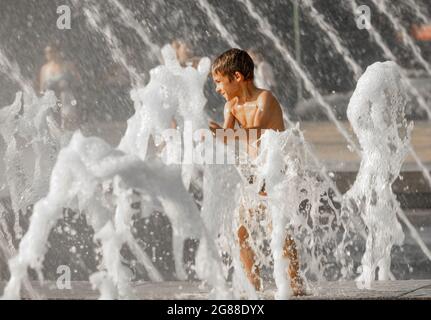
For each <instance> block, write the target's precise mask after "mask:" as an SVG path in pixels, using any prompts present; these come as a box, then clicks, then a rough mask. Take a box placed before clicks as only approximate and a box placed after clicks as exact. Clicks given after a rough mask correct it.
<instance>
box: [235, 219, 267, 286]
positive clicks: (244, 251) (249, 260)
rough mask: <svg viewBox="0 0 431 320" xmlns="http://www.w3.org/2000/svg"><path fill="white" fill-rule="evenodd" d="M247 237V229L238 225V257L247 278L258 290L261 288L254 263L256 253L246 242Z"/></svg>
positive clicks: (257, 269)
mask: <svg viewBox="0 0 431 320" xmlns="http://www.w3.org/2000/svg"><path fill="white" fill-rule="evenodd" d="M248 238H249V234H248V231H247V229H246V228H245V227H244V226H240V227H239V229H238V239H239V245H240V259H241V262H242V264H243V266H244V269H245V273H246V275H247V278H248V279H249V281H250V282H251V284H252V285H253V286H254V288H255V289H256V290H258V291H259V290H261V283H260V275H259V268H258V267H257V266H255V265H254V263H255V257H256V255H255V253H254V252H253V249H252V248H251V247H250V245H249V244H248ZM253 269H254V270H253Z"/></svg>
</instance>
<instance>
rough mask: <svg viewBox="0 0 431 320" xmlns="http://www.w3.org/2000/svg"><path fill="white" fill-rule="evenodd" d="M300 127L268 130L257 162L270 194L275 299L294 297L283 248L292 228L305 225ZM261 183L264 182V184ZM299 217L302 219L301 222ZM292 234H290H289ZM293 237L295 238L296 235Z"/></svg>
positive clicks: (263, 136)
mask: <svg viewBox="0 0 431 320" xmlns="http://www.w3.org/2000/svg"><path fill="white" fill-rule="evenodd" d="M297 130H298V128H293V129H290V130H286V131H284V132H276V131H273V130H267V131H266V132H265V134H264V135H262V138H261V154H260V155H259V158H258V159H257V163H258V164H259V169H258V172H259V175H258V176H259V178H260V179H261V181H263V180H265V184H266V190H267V193H268V213H269V214H270V216H271V221H272V223H271V224H272V231H271V243H270V246H271V251H272V256H273V259H274V280H275V284H276V286H277V291H276V294H275V298H276V299H287V298H289V297H290V296H291V295H292V290H291V288H290V279H289V277H288V274H287V270H288V268H289V263H290V262H289V260H288V259H287V258H285V257H284V255H283V251H284V250H283V248H284V243H285V239H286V236H287V232H288V228H289V226H290V227H291V228H292V226H295V225H296V226H298V225H301V224H304V222H303V221H301V219H300V218H301V217H300V215H298V210H299V205H300V203H301V201H302V196H301V190H300V189H301V188H300V186H301V185H302V183H301V181H300V180H302V179H303V178H302V175H301V174H302V171H303V168H302V165H303V164H302V157H303V155H301V152H300V151H301V147H300V145H301V142H300V138H299V135H298V133H297ZM261 183H262V182H261ZM298 218H299V219H300V220H299V221H297V220H298ZM290 232H291V231H290ZM291 236H293V237H294V235H293V234H291Z"/></svg>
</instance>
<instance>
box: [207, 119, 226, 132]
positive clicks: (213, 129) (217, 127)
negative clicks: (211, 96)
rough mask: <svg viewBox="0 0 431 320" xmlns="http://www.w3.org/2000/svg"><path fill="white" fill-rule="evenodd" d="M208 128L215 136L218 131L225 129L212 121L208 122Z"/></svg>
mask: <svg viewBox="0 0 431 320" xmlns="http://www.w3.org/2000/svg"><path fill="white" fill-rule="evenodd" d="M208 126H209V128H210V130H211V131H212V132H213V133H214V134H215V133H216V130H217V129H223V128H222V127H221V126H220V125H219V124H218V123H217V122H215V121H210V122H208Z"/></svg>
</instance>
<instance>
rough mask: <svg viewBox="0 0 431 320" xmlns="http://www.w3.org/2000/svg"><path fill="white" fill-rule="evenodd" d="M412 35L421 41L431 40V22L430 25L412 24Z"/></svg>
mask: <svg viewBox="0 0 431 320" xmlns="http://www.w3.org/2000/svg"><path fill="white" fill-rule="evenodd" d="M410 30H411V31H410V32H411V35H412V36H413V38H415V39H416V40H419V41H431V24H428V25H416V24H414V25H412V27H411V29H410Z"/></svg>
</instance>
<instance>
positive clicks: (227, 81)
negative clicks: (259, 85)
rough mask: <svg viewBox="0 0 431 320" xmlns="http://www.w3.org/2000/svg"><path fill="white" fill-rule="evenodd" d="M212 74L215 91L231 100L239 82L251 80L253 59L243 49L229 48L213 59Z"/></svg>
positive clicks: (252, 76) (236, 93) (236, 91)
mask: <svg viewBox="0 0 431 320" xmlns="http://www.w3.org/2000/svg"><path fill="white" fill-rule="evenodd" d="M212 76H213V79H214V82H215V83H216V91H217V92H218V93H219V94H221V95H222V96H223V97H224V98H225V99H226V100H231V99H232V98H234V97H235V96H236V95H238V93H239V90H240V85H241V83H243V82H246V81H253V78H254V63H253V60H252V59H251V57H250V55H249V54H248V53H247V52H246V51H244V50H240V49H229V50H228V51H226V52H224V53H222V54H221V55H220V56H219V57H217V58H216V59H215V60H214V62H213V65H212Z"/></svg>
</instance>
